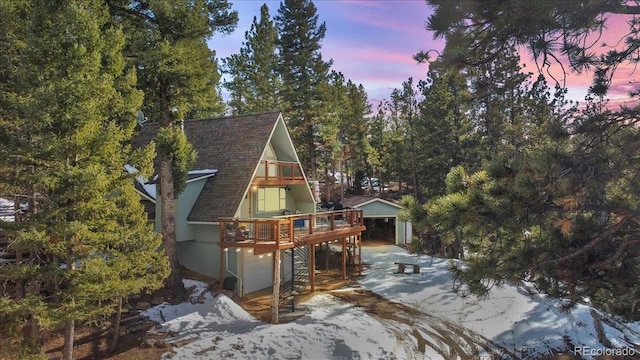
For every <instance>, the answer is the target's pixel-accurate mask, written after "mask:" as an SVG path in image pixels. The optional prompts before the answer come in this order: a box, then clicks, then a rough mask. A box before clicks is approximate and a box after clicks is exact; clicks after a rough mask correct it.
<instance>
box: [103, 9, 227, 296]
mask: <svg viewBox="0 0 640 360" xmlns="http://www.w3.org/2000/svg"><path fill="white" fill-rule="evenodd" d="M108 4H109V7H110V9H111V14H112V17H113V19H114V20H115V21H120V22H122V24H123V25H124V27H125V29H126V31H127V33H128V34H129V38H128V39H129V42H128V44H127V48H126V54H127V55H128V56H129V59H130V66H132V67H134V68H136V69H137V70H138V88H139V89H141V90H143V91H144V94H145V98H144V106H143V107H142V108H143V110H144V112H145V114H146V115H147V116H148V117H149V118H150V119H152V121H156V122H159V123H160V124H161V127H162V128H163V130H162V131H161V132H159V134H160V135H161V136H160V137H159V138H158V139H157V149H156V150H157V163H158V168H157V169H156V171H157V173H158V176H159V199H160V202H161V223H162V225H161V232H162V241H163V247H164V251H165V253H166V255H167V257H168V258H169V263H170V266H171V275H170V276H169V278H168V279H167V283H166V286H167V288H169V289H171V290H172V291H173V302H180V301H182V299H183V297H184V285H183V283H182V276H181V274H180V264H179V262H178V255H177V251H176V221H175V200H176V198H177V196H178V195H179V194H180V192H181V191H182V190H183V189H184V186H185V184H184V182H181V181H180V179H186V172H187V171H188V170H189V167H190V161H193V159H194V157H195V154H194V153H193V150H192V148H191V146H190V145H189V144H188V141H187V140H186V138H185V136H184V134H183V133H182V132H181V131H180V126H179V124H180V122H181V121H182V120H184V119H185V117H193V116H205V115H206V116H211V115H219V114H220V113H222V112H223V111H224V104H223V103H222V100H221V98H220V96H219V94H218V93H217V92H216V84H217V82H218V80H219V78H220V75H219V74H218V72H217V66H216V62H215V59H214V55H215V54H214V53H213V52H212V51H211V50H209V48H208V46H207V42H206V40H207V39H208V38H210V37H212V36H213V34H214V33H215V32H218V31H220V32H223V33H228V32H231V31H232V30H233V29H234V28H235V25H236V23H237V20H238V18H237V12H235V11H230V4H229V3H228V2H227V1H226V0H198V1H186V0H185V1H174V0H162V1H155V2H147V1H128V0H113V1H109V2H108ZM177 150H180V152H175V151H177Z"/></svg>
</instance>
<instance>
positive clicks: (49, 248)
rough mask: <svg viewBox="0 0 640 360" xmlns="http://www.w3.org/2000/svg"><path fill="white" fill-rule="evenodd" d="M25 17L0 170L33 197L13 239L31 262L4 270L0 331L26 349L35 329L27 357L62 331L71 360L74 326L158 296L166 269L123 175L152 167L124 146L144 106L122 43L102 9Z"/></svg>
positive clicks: (47, 5)
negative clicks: (133, 297) (49, 332)
mask: <svg viewBox="0 0 640 360" xmlns="http://www.w3.org/2000/svg"><path fill="white" fill-rule="evenodd" d="M26 5H27V6H28V7H29V8H30V9H31V11H29V12H18V13H16V15H17V16H20V18H19V20H20V22H21V23H22V24H23V25H24V26H25V27H24V28H23V29H22V31H19V32H15V33H14V35H16V37H15V38H12V39H10V41H11V42H12V43H13V44H18V45H24V46H16V47H15V49H17V50H19V51H18V52H17V53H16V57H15V62H13V60H10V61H9V63H10V64H12V65H17V64H19V65H20V66H19V67H16V68H15V72H14V74H13V76H11V83H10V84H7V88H9V87H10V88H12V90H13V91H12V98H11V100H10V102H11V103H12V105H13V106H12V107H11V108H10V109H7V111H6V113H4V114H3V116H2V119H1V120H0V134H2V138H3V140H6V141H7V144H10V146H8V147H7V148H6V149H7V152H6V153H3V154H2V156H1V157H0V161H1V162H0V164H1V165H0V168H8V169H11V172H12V176H11V177H6V178H5V177H3V178H2V180H3V181H2V182H5V181H6V182H8V183H9V185H10V186H11V187H12V188H13V189H15V190H20V191H21V192H22V194H23V195H24V196H25V197H26V198H18V199H17V200H18V201H20V202H23V201H25V202H26V204H28V214H27V216H26V219H24V220H23V221H19V222H16V223H14V224H11V225H12V226H10V227H11V230H12V235H11V236H12V239H13V243H12V246H13V249H14V250H15V251H16V253H17V254H24V253H29V254H30V256H28V257H26V258H25V257H23V256H22V255H19V256H18V259H17V262H16V263H15V264H13V265H5V266H2V267H0V278H2V279H3V281H5V284H10V285H12V286H13V287H14V290H16V291H15V292H11V291H10V292H3V293H2V294H1V295H2V296H1V297H0V309H2V311H1V312H0V318H1V320H0V323H1V324H2V326H3V327H5V328H8V329H10V330H13V331H14V333H13V335H14V336H16V338H19V336H17V335H18V333H17V331H19V330H20V328H21V327H24V326H25V324H26V323H27V322H28V323H29V324H30V327H31V332H30V334H28V335H30V336H31V337H32V338H31V339H29V338H28V336H27V338H26V339H24V340H25V341H24V342H23V347H31V348H30V349H29V350H28V351H31V352H34V351H37V350H38V347H39V341H38V339H33V337H37V336H38V335H39V334H38V329H39V328H40V327H42V328H45V329H58V328H60V327H63V328H64V337H65V343H64V348H63V358H64V359H72V358H73V346H74V345H73V340H74V328H75V325H76V323H77V322H79V321H80V322H83V321H90V320H95V319H97V318H98V317H99V316H105V315H110V314H111V313H112V312H113V311H114V309H115V308H116V302H118V301H119V300H120V299H122V298H126V297H127V296H129V295H130V294H133V293H138V292H140V291H141V290H143V289H155V288H158V287H160V286H161V285H162V281H163V279H164V278H165V277H166V275H167V269H168V267H167V261H166V259H165V258H164V256H163V254H162V253H161V252H159V251H158V249H159V246H160V238H159V236H157V235H156V234H155V233H154V232H153V229H152V228H151V227H150V226H149V225H148V224H147V221H146V216H145V215H144V210H143V208H142V206H141V204H140V202H139V201H138V197H137V196H136V194H135V192H134V189H133V179H132V178H131V177H129V176H127V175H126V173H125V172H124V168H123V166H124V164H126V163H134V164H136V165H138V166H140V165H141V164H142V163H140V164H137V162H138V161H137V160H135V159H139V160H142V159H143V158H145V154H144V153H143V152H140V153H138V154H136V155H135V156H133V154H131V153H130V149H129V148H128V145H127V143H128V142H129V141H130V139H131V137H132V135H133V130H134V126H135V124H136V121H135V111H136V110H137V108H138V107H139V106H140V103H141V100H142V96H141V95H142V94H141V93H140V92H139V91H137V90H135V80H136V78H135V73H134V72H132V71H125V70H124V65H125V62H124V58H123V57H122V49H123V46H124V34H123V33H122V31H121V30H120V29H119V28H118V27H116V26H113V24H111V23H110V16H109V13H108V10H107V8H106V7H105V5H104V3H103V2H101V1H54V2H51V1H31V2H29V3H28V4H26ZM18 35H19V36H18ZM6 120H8V121H6ZM146 157H147V158H148V156H146ZM140 167H141V168H142V166H140ZM2 227H5V226H4V224H3V226H2Z"/></svg>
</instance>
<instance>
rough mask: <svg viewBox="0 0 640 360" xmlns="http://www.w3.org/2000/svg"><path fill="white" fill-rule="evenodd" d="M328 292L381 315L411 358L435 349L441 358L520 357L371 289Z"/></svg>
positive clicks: (379, 316) (431, 352)
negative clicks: (388, 298) (390, 299)
mask: <svg viewBox="0 0 640 360" xmlns="http://www.w3.org/2000/svg"><path fill="white" fill-rule="evenodd" d="M330 294H331V295H333V296H335V297H336V298H338V299H340V300H342V301H345V302H348V303H350V304H353V305H354V306H358V307H360V308H363V309H364V310H365V311H366V312H368V313H370V314H373V315H375V316H377V317H378V318H380V319H381V320H382V321H383V322H384V323H385V325H387V327H388V329H390V330H392V331H394V332H395V333H396V334H397V338H398V342H399V344H398V345H399V346H401V347H402V348H403V349H404V351H405V353H406V354H407V356H411V357H412V358H420V357H422V356H424V354H425V353H429V354H433V353H434V351H435V352H436V353H438V354H439V355H440V356H442V358H444V359H462V360H467V359H469V360H471V359H474V360H477V359H503V358H508V359H519V357H518V356H517V355H516V354H514V353H513V352H511V351H509V350H507V349H505V348H504V347H501V346H500V345H498V344H495V343H493V342H492V341H491V340H489V339H487V338H485V337H483V336H482V335H480V334H478V333H475V332H473V331H470V330H468V329H465V328H463V327H462V326H459V325H457V324H454V323H452V322H451V321H449V320H447V319H445V318H442V317H438V316H436V315H431V314H424V313H422V312H419V311H417V310H415V309H413V308H410V307H408V306H405V305H402V304H399V303H395V302H392V301H389V300H387V299H385V298H384V297H382V296H380V295H377V294H375V293H372V292H371V291H368V290H360V289H357V290H346V291H345V290H338V291H332V292H330Z"/></svg>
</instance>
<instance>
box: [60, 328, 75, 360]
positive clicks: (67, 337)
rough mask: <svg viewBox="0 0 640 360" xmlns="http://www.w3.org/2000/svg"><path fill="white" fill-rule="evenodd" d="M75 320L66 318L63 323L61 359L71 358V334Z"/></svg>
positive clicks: (67, 359)
mask: <svg viewBox="0 0 640 360" xmlns="http://www.w3.org/2000/svg"><path fill="white" fill-rule="evenodd" d="M74 330H75V321H74V320H68V321H67V323H66V324H65V325H64V348H63V349H62V359H63V360H73V334H74Z"/></svg>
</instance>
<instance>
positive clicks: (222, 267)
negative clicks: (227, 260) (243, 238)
mask: <svg viewBox="0 0 640 360" xmlns="http://www.w3.org/2000/svg"><path fill="white" fill-rule="evenodd" d="M225 250H226V248H224V247H222V246H220V272H219V274H220V275H218V280H219V281H220V287H221V288H222V284H223V282H224V275H225V274H224V251H225Z"/></svg>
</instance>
